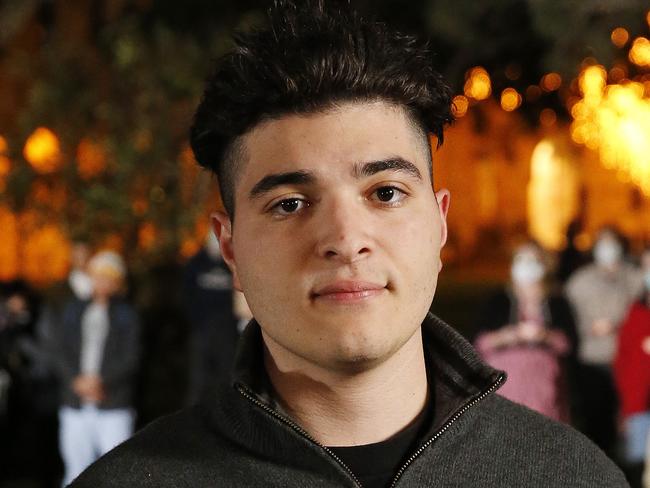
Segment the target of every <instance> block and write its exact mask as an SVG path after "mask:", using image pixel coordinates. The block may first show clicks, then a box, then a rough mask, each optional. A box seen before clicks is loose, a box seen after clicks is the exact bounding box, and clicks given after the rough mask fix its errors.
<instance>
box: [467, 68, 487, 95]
mask: <svg viewBox="0 0 650 488" xmlns="http://www.w3.org/2000/svg"><path fill="white" fill-rule="evenodd" d="M466 79H467V81H465V86H464V92H465V95H466V96H467V97H469V98H473V99H474V100H485V99H486V98H488V97H489V96H490V94H491V93H492V82H491V80H490V75H489V74H488V72H487V71H486V70H485V68H482V67H480V66H477V67H475V68H472V69H471V70H470V71H469V72H468V74H467V75H466Z"/></svg>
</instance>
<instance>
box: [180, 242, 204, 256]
mask: <svg viewBox="0 0 650 488" xmlns="http://www.w3.org/2000/svg"><path fill="white" fill-rule="evenodd" d="M200 249H201V245H200V244H199V243H198V242H197V241H196V239H192V238H187V239H184V240H183V242H182V243H181V248H180V254H181V256H182V257H183V258H185V259H189V258H191V257H192V256H194V255H195V254H196V253H197V252H199V250H200Z"/></svg>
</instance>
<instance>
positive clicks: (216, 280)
mask: <svg viewBox="0 0 650 488" xmlns="http://www.w3.org/2000/svg"><path fill="white" fill-rule="evenodd" d="M183 297H184V300H183V302H184V308H185V315H186V317H187V320H188V322H189V326H190V338H189V387H188V393H187V399H186V403H187V404H188V405H192V404H194V403H197V402H198V401H199V400H200V399H201V398H202V397H203V396H204V395H206V394H208V393H207V392H208V391H209V390H210V387H211V386H212V384H213V383H214V382H215V381H217V380H219V379H222V378H226V377H227V376H228V374H229V373H230V369H231V367H232V363H233V361H234V358H235V348H236V345H237V338H238V333H237V322H236V319H235V316H234V314H233V291H232V275H231V273H230V270H229V269H228V266H227V265H226V263H225V262H224V260H223V258H222V257H221V250H220V249H219V241H218V240H217V238H216V237H215V235H214V233H213V232H208V235H207V236H206V240H205V245H204V246H203V248H201V250H200V251H199V252H198V253H197V254H196V255H195V256H193V257H192V258H190V260H189V261H188V262H187V264H186V266H185V269H184V273H183Z"/></svg>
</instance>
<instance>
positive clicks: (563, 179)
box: [527, 138, 579, 250]
mask: <svg viewBox="0 0 650 488" xmlns="http://www.w3.org/2000/svg"><path fill="white" fill-rule="evenodd" d="M561 147H562V145H560V147H558V144H557V143H556V141H553V140H551V139H548V138H545V139H542V140H541V141H540V142H539V143H538V144H537V145H536V146H535V149H534V150H533V154H532V156H531V160H530V181H529V183H528V189H527V190H528V191H527V199H528V205H527V210H528V228H529V232H530V235H531V236H532V237H534V238H535V239H537V240H538V241H539V242H540V243H541V244H542V245H543V246H544V247H546V248H548V249H554V250H560V249H561V248H562V246H563V245H564V232H565V230H566V226H567V225H568V224H569V222H571V220H572V219H573V218H574V217H575V215H576V213H577V209H578V198H577V195H578V194H579V192H578V191H577V190H578V186H579V178H578V172H577V170H576V168H575V166H574V165H573V164H572V162H571V160H570V158H568V157H567V156H566V155H565V154H564V153H563V151H562V150H561V149H560V148H561ZM549 209H553V211H552V212H549Z"/></svg>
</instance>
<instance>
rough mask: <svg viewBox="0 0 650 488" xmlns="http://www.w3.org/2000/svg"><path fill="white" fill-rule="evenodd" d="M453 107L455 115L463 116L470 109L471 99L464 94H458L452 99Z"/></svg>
mask: <svg viewBox="0 0 650 488" xmlns="http://www.w3.org/2000/svg"><path fill="white" fill-rule="evenodd" d="M451 109H452V112H453V113H454V117H457V118H460V117H463V116H464V115H465V114H466V113H467V110H468V109H469V100H468V99H467V97H465V96H463V95H457V96H455V97H454V99H453V100H452V105H451Z"/></svg>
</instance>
